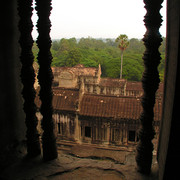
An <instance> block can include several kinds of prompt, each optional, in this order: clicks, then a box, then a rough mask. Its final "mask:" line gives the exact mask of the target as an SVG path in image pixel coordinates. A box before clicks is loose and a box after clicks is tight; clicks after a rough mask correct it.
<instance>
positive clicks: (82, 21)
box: [32, 0, 166, 39]
mask: <svg viewBox="0 0 180 180" xmlns="http://www.w3.org/2000/svg"><path fill="white" fill-rule="evenodd" d="M165 1H166V0H165ZM165 1H164V3H163V8H162V9H161V11H160V12H161V15H162V16H163V20H164V21H163V24H162V26H161V29H160V32H161V35H162V36H166V25H165V24H166V21H165V19H166V17H165V16H166V7H165V5H166V3H165ZM52 7H53V10H52V12H51V16H50V19H51V23H52V27H51V38H52V39H61V38H71V37H76V38H81V37H88V36H90V37H93V38H116V37H117V36H119V35H120V34H126V35H128V37H129V38H139V39H140V38H143V35H144V33H145V31H146V29H145V27H144V22H143V19H144V15H145V14H146V10H145V9H144V3H143V0H52ZM32 19H33V23H34V25H35V24H36V21H37V16H36V13H35V12H34V15H33V17H32ZM32 35H33V38H34V39H35V38H37V32H36V27H34V30H33V33H32Z"/></svg>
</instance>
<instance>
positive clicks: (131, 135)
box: [128, 131, 136, 142]
mask: <svg viewBox="0 0 180 180" xmlns="http://www.w3.org/2000/svg"><path fill="white" fill-rule="evenodd" d="M135 138H136V132H135V131H129V136H128V141H132V142H135Z"/></svg>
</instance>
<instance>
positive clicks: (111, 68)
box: [33, 37, 165, 81]
mask: <svg viewBox="0 0 180 180" xmlns="http://www.w3.org/2000/svg"><path fill="white" fill-rule="evenodd" d="M144 50H145V47H144V45H143V41H142V40H139V39H135V38H132V39H130V40H129V46H128V48H127V49H126V50H125V52H124V58H123V59H124V60H123V75H122V77H123V78H124V79H127V80H130V81H140V80H141V77H142V73H143V70H144V65H143V60H142V56H143V52H144ZM159 51H160V53H161V58H162V59H161V63H160V65H159V68H158V69H159V73H160V79H161V81H163V76H164V65H165V62H164V61H165V38H163V42H162V45H161V46H160V48H159ZM33 52H34V55H35V58H36V59H37V53H38V48H37V45H36V43H34V46H33ZM51 53H52V56H53V60H52V66H56V67H62V66H70V67H72V66H75V65H76V64H83V65H84V66H85V67H98V65H99V64H101V70H102V77H111V78H119V76H120V65H121V64H120V60H121V51H120V50H119V48H118V47H117V43H116V42H115V39H94V38H91V37H88V38H81V39H76V38H70V39H64V38H63V39H61V40H54V41H53V42H52V47H51Z"/></svg>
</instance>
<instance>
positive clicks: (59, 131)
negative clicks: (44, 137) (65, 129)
mask: <svg viewBox="0 0 180 180" xmlns="http://www.w3.org/2000/svg"><path fill="white" fill-rule="evenodd" d="M58 134H61V126H60V123H58Z"/></svg>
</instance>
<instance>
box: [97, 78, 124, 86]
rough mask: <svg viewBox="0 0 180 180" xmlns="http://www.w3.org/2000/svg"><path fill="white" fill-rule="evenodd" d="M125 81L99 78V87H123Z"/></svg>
mask: <svg viewBox="0 0 180 180" xmlns="http://www.w3.org/2000/svg"><path fill="white" fill-rule="evenodd" d="M126 82H127V80H125V79H113V78H101V80H100V82H99V85H100V86H107V87H122V88H123V87H124V85H125V84H126Z"/></svg>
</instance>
